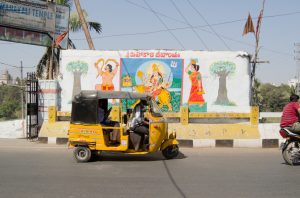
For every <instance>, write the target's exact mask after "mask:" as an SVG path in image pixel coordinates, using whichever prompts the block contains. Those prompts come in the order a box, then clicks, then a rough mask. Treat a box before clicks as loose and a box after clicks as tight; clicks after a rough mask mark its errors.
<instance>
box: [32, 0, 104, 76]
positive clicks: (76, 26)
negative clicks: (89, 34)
mask: <svg viewBox="0 0 300 198" xmlns="http://www.w3.org/2000/svg"><path fill="white" fill-rule="evenodd" d="M56 2H57V4H59V5H65V6H68V7H71V6H72V0H57V1H56ZM83 13H84V17H85V18H86V19H88V14H87V12H86V11H85V10H83ZM87 26H88V27H89V29H90V30H95V31H96V32H97V33H99V34H100V33H101V32H102V26H101V24H100V23H97V22H94V21H88V20H87ZM81 28H82V25H81V23H80V20H79V16H78V14H77V12H73V13H71V16H70V20H69V29H70V30H72V31H73V32H77V31H80V30H81ZM68 48H69V49H75V45H74V43H73V42H72V40H71V39H69V40H68ZM52 52H54V54H53V57H54V58H53V67H51V66H50V59H51V57H52ZM50 70H51V71H50ZM58 70H59V50H57V49H55V50H52V47H47V48H46V51H45V53H44V55H43V56H42V58H41V59H40V61H39V63H38V65H37V76H38V78H41V79H53V77H54V76H56V75H57V74H58Z"/></svg>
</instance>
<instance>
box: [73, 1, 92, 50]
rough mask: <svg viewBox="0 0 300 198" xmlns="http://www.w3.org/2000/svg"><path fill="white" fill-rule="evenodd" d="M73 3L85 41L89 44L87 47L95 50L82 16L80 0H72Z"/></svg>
mask: <svg viewBox="0 0 300 198" xmlns="http://www.w3.org/2000/svg"><path fill="white" fill-rule="evenodd" d="M74 3H75V6H76V9H77V13H78V16H79V19H80V23H81V26H82V30H83V32H84V34H85V37H86V40H87V42H88V44H89V47H90V49H91V50H95V47H94V43H93V40H92V38H91V35H90V31H89V29H88V27H87V24H86V21H85V18H84V16H83V13H82V9H81V6H80V2H79V0H74Z"/></svg>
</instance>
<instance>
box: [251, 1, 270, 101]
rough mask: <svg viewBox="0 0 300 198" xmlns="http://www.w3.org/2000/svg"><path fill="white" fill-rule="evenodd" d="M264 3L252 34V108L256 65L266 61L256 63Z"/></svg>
mask: <svg viewBox="0 0 300 198" xmlns="http://www.w3.org/2000/svg"><path fill="white" fill-rule="evenodd" d="M265 2H266V0H263V5H262V9H261V11H260V13H259V16H258V20H257V24H256V31H255V32H254V37H255V52H254V57H253V59H252V61H251V63H252V69H251V74H250V79H251V101H250V104H251V105H252V106H253V105H254V103H255V102H254V100H253V96H252V95H253V92H254V80H255V72H256V64H257V63H266V62H267V61H258V53H259V50H260V46H259V39H260V29H261V22H262V18H263V14H264V9H265Z"/></svg>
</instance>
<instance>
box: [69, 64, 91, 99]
mask: <svg viewBox="0 0 300 198" xmlns="http://www.w3.org/2000/svg"><path fill="white" fill-rule="evenodd" d="M67 71H69V72H72V73H73V76H74V82H73V94H72V98H73V97H74V96H75V95H76V94H78V93H79V92H80V91H81V75H82V74H86V73H87V71H88V64H87V63H86V62H83V61H72V62H69V63H68V64H67Z"/></svg>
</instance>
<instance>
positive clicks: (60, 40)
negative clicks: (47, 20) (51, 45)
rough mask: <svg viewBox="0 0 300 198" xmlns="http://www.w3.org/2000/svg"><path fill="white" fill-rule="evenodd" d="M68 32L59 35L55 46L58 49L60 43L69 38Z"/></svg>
mask: <svg viewBox="0 0 300 198" xmlns="http://www.w3.org/2000/svg"><path fill="white" fill-rule="evenodd" d="M67 34H68V31H67V32H63V33H62V34H61V35H59V36H58V37H56V39H55V45H56V46H57V47H58V46H59V45H60V43H61V42H62V40H64V38H65V37H66V36H67Z"/></svg>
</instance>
